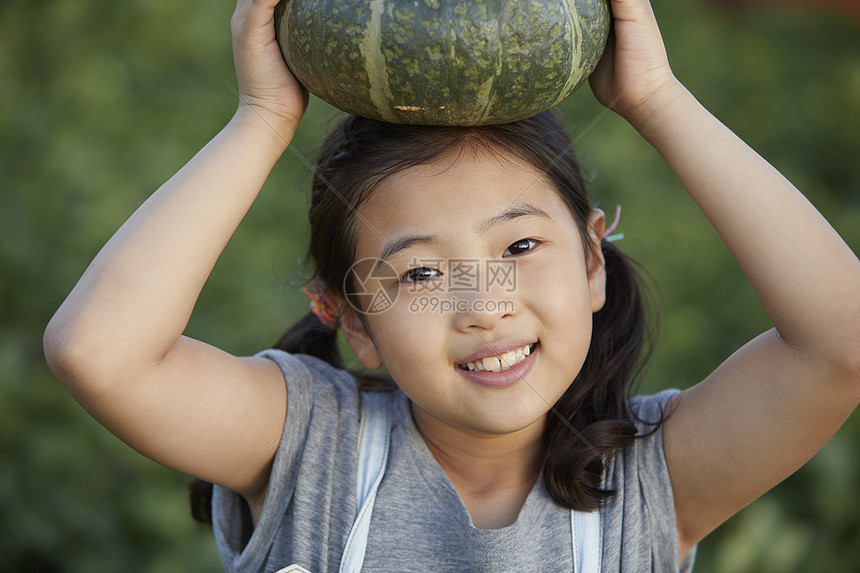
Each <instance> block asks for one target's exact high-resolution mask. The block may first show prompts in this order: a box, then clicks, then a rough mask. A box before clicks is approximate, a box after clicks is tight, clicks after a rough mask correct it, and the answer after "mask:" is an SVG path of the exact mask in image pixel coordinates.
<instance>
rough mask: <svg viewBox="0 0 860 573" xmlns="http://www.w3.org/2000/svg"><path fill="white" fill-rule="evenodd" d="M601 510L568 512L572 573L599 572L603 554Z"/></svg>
mask: <svg viewBox="0 0 860 573" xmlns="http://www.w3.org/2000/svg"><path fill="white" fill-rule="evenodd" d="M601 513H602V512H601V511H600V510H597V511H592V512H584V511H573V510H571V512H570V537H571V544H572V545H573V573H599V572H600V561H601V557H602V556H603V528H602V526H601V525H602V524H601V522H600V521H601Z"/></svg>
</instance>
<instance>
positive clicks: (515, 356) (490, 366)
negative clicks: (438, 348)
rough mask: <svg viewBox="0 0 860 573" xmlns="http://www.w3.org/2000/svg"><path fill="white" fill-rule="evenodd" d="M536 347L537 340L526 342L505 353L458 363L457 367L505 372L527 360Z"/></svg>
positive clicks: (472, 370) (477, 370)
mask: <svg viewBox="0 0 860 573" xmlns="http://www.w3.org/2000/svg"><path fill="white" fill-rule="evenodd" d="M535 347H537V342H533V343H532V344H526V345H525V346H523V347H522V348H517V349H514V350H510V351H508V352H505V353H504V354H498V355H495V356H486V357H484V358H482V359H480V360H476V361H474V362H467V363H465V364H458V365H457V368H459V369H460V370H468V371H470V372H504V371H505V370H510V369H511V367H512V366H516V365H517V364H519V363H520V362H522V361H523V360H525V359H526V357H527V356H528V355H529V354H531V353H532V352H534V350H535Z"/></svg>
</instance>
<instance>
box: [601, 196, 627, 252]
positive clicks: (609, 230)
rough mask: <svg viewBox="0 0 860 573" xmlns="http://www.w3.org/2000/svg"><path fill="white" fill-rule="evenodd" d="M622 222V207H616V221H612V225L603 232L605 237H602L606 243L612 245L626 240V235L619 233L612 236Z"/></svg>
mask: <svg viewBox="0 0 860 573" xmlns="http://www.w3.org/2000/svg"><path fill="white" fill-rule="evenodd" d="M619 221H621V205H616V206H615V220H614V221H612V224H611V225H609V227H607V228H606V230H605V231H603V237H601V239H602V240H604V241H609V242H610V243H611V242H613V241H620V240H621V239H623V238H624V233H617V234H615V235H611V234H610V233H612V231H614V230H615V227H617V226H618V222H619Z"/></svg>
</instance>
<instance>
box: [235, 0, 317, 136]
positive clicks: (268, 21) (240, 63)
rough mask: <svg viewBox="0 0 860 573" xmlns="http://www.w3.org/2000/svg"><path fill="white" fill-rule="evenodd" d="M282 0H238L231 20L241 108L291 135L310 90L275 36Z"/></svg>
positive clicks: (304, 106) (283, 134)
mask: <svg viewBox="0 0 860 573" xmlns="http://www.w3.org/2000/svg"><path fill="white" fill-rule="evenodd" d="M277 4H278V0H238V2H237V4H236V11H235V12H234V13H233V19H232V21H231V22H230V28H231V31H232V33H233V61H234V63H235V65H236V78H237V80H238V82H239V110H238V112H237V113H242V112H245V111H248V112H251V114H253V115H259V116H260V117H261V118H262V119H263V120H265V121H266V123H267V124H268V125H269V126H270V127H271V128H272V129H274V130H275V131H277V132H278V134H279V135H282V136H283V137H286V138H287V139H288V136H291V135H292V133H293V132H294V131H295V128H296V126H297V125H298V123H299V120H300V119H301V117H302V114H304V111H305V109H306V108H307V104H308V92H307V90H306V89H305V88H304V87H303V86H302V85H301V84H299V82H298V81H297V80H296V78H295V77H293V74H292V73H290V70H289V68H287V65H286V64H285V63H284V58H283V56H282V55H281V50H280V47H279V46H278V42H277V39H276V38H275V18H274V12H275V6H276V5H277Z"/></svg>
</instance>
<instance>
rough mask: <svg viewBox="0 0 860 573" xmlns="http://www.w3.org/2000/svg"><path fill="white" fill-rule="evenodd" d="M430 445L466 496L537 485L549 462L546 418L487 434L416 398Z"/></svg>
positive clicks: (414, 409) (507, 492)
mask: <svg viewBox="0 0 860 573" xmlns="http://www.w3.org/2000/svg"><path fill="white" fill-rule="evenodd" d="M412 417H413V418H414V420H415V425H416V426H417V427H418V431H419V432H420V433H421V437H422V438H423V439H424V442H425V443H426V444H427V449H429V450H430V453H432V454H433V457H434V458H436V461H437V462H438V463H439V465H440V466H441V467H442V469H443V470H444V471H445V473H446V474H447V475H448V479H450V480H451V483H452V484H453V485H454V487H455V488H456V489H457V491H458V493H460V495H461V497H464V498H465V497H466V496H470V497H473V496H477V497H494V496H496V495H510V494H511V492H519V493H523V492H524V495H523V499H524V497H525V495H527V494H528V492H529V491H531V488H532V487H533V486H534V484H535V481H536V480H537V477H538V475H539V474H540V471H541V468H542V467H543V462H544V456H545V454H546V448H545V446H544V440H543V434H544V429H545V427H546V418H541V420H540V421H538V422H535V423H534V424H532V425H530V426H528V427H526V428H523V429H521V430H517V431H515V432H511V433H509V434H501V435H494V434H482V433H479V432H475V431H471V430H468V429H464V428H459V427H455V426H452V425H450V424H448V423H446V422H444V421H442V420H440V419H438V418H436V417H435V416H433V415H431V414H429V413H428V412H427V411H425V410H423V409H422V408H421V407H420V406H416V405H415V404H414V403H413V404H412Z"/></svg>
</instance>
